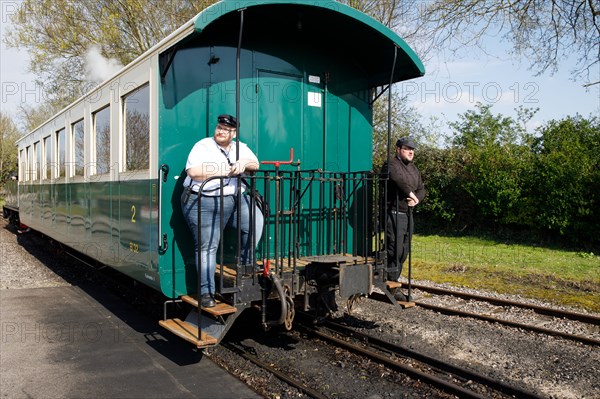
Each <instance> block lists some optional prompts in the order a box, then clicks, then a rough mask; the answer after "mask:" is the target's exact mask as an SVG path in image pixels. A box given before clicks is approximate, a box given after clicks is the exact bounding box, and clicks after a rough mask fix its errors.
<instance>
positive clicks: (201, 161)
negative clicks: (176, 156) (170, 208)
mask: <svg viewBox="0 0 600 399" xmlns="http://www.w3.org/2000/svg"><path fill="white" fill-rule="evenodd" d="M237 127H238V123H237V120H236V118H235V117H233V116H231V115H219V117H218V124H217V127H216V128H215V132H214V135H213V137H207V138H204V139H202V140H200V141H198V142H197V143H196V144H195V145H194V147H193V148H192V150H191V151H190V154H189V156H188V159H187V164H186V172H187V177H186V179H185V181H184V183H183V186H184V191H183V194H182V204H181V206H182V210H183V215H184V217H185V219H186V221H187V223H188V226H189V227H190V230H192V233H193V235H194V242H195V247H196V248H195V249H196V262H197V259H198V248H200V264H201V267H200V268H198V265H197V264H196V270H199V272H200V273H201V286H200V301H201V305H202V307H213V306H215V300H214V293H215V271H216V263H217V248H218V246H219V241H220V238H221V237H220V236H221V222H220V217H221V196H222V197H223V209H222V212H223V226H224V227H225V226H229V227H232V228H234V229H237V228H238V226H237V221H238V216H237V212H240V229H241V237H242V242H241V259H240V261H241V264H242V265H245V264H246V263H248V262H249V261H251V259H250V258H251V256H250V255H251V252H252V251H253V250H254V248H252V246H253V245H252V244H253V243H254V244H257V243H258V242H259V241H260V237H261V234H262V227H263V215H262V213H261V212H260V210H259V209H258V207H256V206H255V210H254V212H250V195H244V193H245V192H246V187H245V186H244V184H241V183H242V182H241V180H242V179H241V178H239V176H242V175H243V174H244V172H246V171H248V172H253V171H256V170H258V168H259V163H258V158H257V157H256V155H255V154H254V153H253V152H252V150H250V148H248V146H247V145H246V144H244V143H241V142H239V141H233V139H234V138H235V137H236V133H237ZM238 146H239V159H238V156H237V155H238V148H237V147H238ZM238 188H239V189H240V190H241V191H242V195H241V201H240V203H239V204H238V196H237V190H238ZM198 205H200V208H199V206H198ZM198 209H200V223H201V225H200V237H198ZM251 225H253V226H254V234H252V232H251V230H252V226H251ZM198 239H199V240H200V245H198Z"/></svg>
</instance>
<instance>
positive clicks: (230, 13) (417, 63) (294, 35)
mask: <svg viewBox="0 0 600 399" xmlns="http://www.w3.org/2000/svg"><path fill="white" fill-rule="evenodd" d="M240 10H244V28H243V38H244V39H243V45H244V44H246V43H247V40H252V38H254V43H253V45H254V46H260V45H263V46H266V45H274V44H281V45H284V46H286V45H287V46H290V47H294V48H304V49H306V50H307V51H309V52H310V53H311V54H313V55H314V56H315V57H322V58H323V59H330V60H336V62H347V63H348V66H349V67H352V68H354V70H356V71H359V72H360V75H361V82H362V83H361V85H365V84H366V85H367V86H368V88H372V87H376V86H382V85H385V84H388V83H389V82H390V78H391V73H392V67H393V65H394V47H396V48H397V49H398V51H397V59H396V65H395V69H394V77H393V81H394V82H399V81H402V80H407V79H412V78H415V77H419V76H423V75H424V73H425V68H424V66H423V64H422V62H421V60H420V59H419V58H418V57H417V55H416V54H415V53H414V51H413V50H412V49H411V48H410V47H409V46H408V45H407V44H406V42H405V41H404V40H402V38H400V37H399V36H398V35H397V34H396V33H395V32H393V31H392V30H390V29H389V28H387V27H386V26H384V25H383V24H381V23H379V22H378V21H376V20H375V19H373V18H371V17H369V16H368V15H365V14H363V13H361V12H359V11H357V10H356V9H354V8H352V7H349V6H346V5H344V4H341V3H338V2H337V1H333V0H312V1H306V0H287V1H283V0H259V1H239V0H222V1H220V2H218V3H216V4H214V5H212V6H210V7H208V8H207V9H205V10H204V11H202V12H201V13H200V14H198V15H197V16H196V17H195V21H194V28H195V32H196V34H195V35H193V36H196V37H198V36H206V35H209V36H211V37H212V38H213V39H217V41H219V42H220V44H224V45H232V46H237V41H238V33H239V32H238V30H239V26H240V16H239V12H238V11H240ZM363 88H364V87H363Z"/></svg>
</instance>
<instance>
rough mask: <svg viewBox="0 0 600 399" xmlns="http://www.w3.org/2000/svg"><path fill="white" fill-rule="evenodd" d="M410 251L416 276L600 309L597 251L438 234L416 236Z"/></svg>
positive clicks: (599, 273) (599, 275)
mask: <svg viewBox="0 0 600 399" xmlns="http://www.w3.org/2000/svg"><path fill="white" fill-rule="evenodd" d="M412 249H413V252H412V266H413V267H412V277H413V278H414V279H417V280H431V281H434V282H436V283H451V284H455V285H461V286H464V287H469V288H475V289H485V290H493V291H496V292H498V293H506V294H518V295H522V296H525V297H529V298H536V299H542V300H545V301H549V302H553V303H556V304H562V305H569V306H575V307H579V308H582V309H586V310H590V311H594V312H600V257H599V256H597V254H593V253H584V252H574V251H567V250H559V249H550V248H542V247H535V246H526V245H520V244H510V243H499V242H496V241H493V240H487V239H481V238H473V237H445V236H437V235H428V236H421V235H415V236H414V237H413V247H412ZM406 269H407V266H406V263H405V271H404V272H403V274H404V275H406Z"/></svg>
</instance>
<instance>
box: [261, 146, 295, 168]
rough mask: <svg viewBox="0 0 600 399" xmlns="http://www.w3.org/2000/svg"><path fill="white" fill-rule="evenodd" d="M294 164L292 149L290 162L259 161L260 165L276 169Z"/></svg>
mask: <svg viewBox="0 0 600 399" xmlns="http://www.w3.org/2000/svg"><path fill="white" fill-rule="evenodd" d="M292 162H294V149H293V148H290V160H289V161H260V163H262V164H265V165H275V167H276V168H279V167H280V166H281V165H290V164H291V163H292Z"/></svg>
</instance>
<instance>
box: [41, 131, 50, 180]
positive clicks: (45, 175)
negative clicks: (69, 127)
mask: <svg viewBox="0 0 600 399" xmlns="http://www.w3.org/2000/svg"><path fill="white" fill-rule="evenodd" d="M50 138H51V136H48V137H44V169H43V175H42V179H51V178H52V144H51V141H52V140H50Z"/></svg>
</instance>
